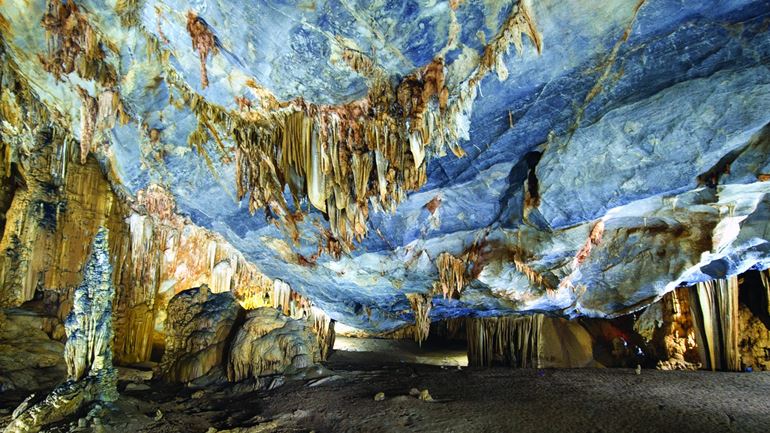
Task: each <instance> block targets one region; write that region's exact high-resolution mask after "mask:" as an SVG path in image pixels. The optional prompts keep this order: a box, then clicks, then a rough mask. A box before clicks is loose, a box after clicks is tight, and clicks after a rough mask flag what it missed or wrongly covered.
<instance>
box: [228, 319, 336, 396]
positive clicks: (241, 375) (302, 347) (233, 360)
mask: <svg viewBox="0 0 770 433" xmlns="http://www.w3.org/2000/svg"><path fill="white" fill-rule="evenodd" d="M320 357H321V354H320V351H319V348H318V343H317V337H316V335H315V334H314V333H313V331H312V329H311V328H310V325H309V324H308V323H307V322H306V321H304V320H295V319H291V318H289V317H286V316H285V315H283V313H281V312H280V311H278V310H275V309H272V308H258V309H256V310H252V311H249V313H248V314H247V316H246V322H245V323H244V324H243V327H241V329H239V330H238V334H237V335H236V337H235V340H234V341H233V343H232V348H231V350H230V358H229V360H228V363H227V378H228V380H230V381H231V382H238V381H241V380H243V379H246V378H249V377H254V378H256V377H259V376H263V375H269V374H282V373H291V372H293V371H295V370H297V369H302V368H306V367H309V366H311V365H313V364H315V363H316V362H318V361H319V360H320Z"/></svg>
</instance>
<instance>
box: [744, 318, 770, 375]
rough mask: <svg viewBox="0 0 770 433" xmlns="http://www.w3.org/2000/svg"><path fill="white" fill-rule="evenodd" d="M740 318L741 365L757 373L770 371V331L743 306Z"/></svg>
mask: <svg viewBox="0 0 770 433" xmlns="http://www.w3.org/2000/svg"><path fill="white" fill-rule="evenodd" d="M739 317H740V324H739V327H740V336H741V340H740V343H739V348H740V353H741V364H742V365H743V366H744V368H745V367H752V368H753V369H754V370H755V371H758V370H762V371H768V370H770V360H768V353H770V330H768V328H767V327H766V326H765V324H764V323H762V321H761V320H760V319H759V318H758V317H757V316H755V315H753V314H752V313H751V311H750V310H749V309H748V308H747V307H745V306H741V308H740V312H739Z"/></svg>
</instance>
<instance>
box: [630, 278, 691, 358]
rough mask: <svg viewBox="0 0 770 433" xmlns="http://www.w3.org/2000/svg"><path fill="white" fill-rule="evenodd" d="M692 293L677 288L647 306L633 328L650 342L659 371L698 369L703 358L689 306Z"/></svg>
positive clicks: (650, 350) (685, 289)
mask: <svg viewBox="0 0 770 433" xmlns="http://www.w3.org/2000/svg"><path fill="white" fill-rule="evenodd" d="M691 302H692V293H691V291H690V290H689V289H688V288H678V289H676V290H674V291H672V292H669V293H667V294H666V295H665V296H663V297H662V298H661V299H660V300H659V301H658V302H655V303H654V304H652V305H650V306H649V307H647V309H646V310H645V311H644V312H643V313H642V314H641V315H639V318H638V319H637V320H636V322H635V323H634V329H635V330H636V331H637V332H638V333H639V335H641V337H642V338H643V339H644V340H645V341H646V342H647V345H648V347H649V355H650V356H652V357H653V358H655V359H657V360H658V363H657V368H658V369H660V370H697V369H699V368H700V367H701V359H700V355H699V354H698V349H697V347H696V346H697V344H696V335H695V333H696V329H695V326H694V324H693V316H692V315H693V311H692V309H691V307H690V305H691Z"/></svg>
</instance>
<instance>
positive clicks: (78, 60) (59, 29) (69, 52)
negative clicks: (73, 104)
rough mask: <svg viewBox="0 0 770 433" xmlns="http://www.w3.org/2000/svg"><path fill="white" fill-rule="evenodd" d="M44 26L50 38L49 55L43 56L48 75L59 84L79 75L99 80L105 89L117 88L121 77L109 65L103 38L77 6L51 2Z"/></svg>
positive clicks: (42, 22)
mask: <svg viewBox="0 0 770 433" xmlns="http://www.w3.org/2000/svg"><path fill="white" fill-rule="evenodd" d="M41 25H42V27H43V28H44V29H45V31H46V35H47V36H48V47H49V51H48V53H46V55H45V56H43V55H39V59H40V62H41V63H42V65H43V68H44V69H45V70H46V71H47V72H49V73H50V74H52V75H53V76H54V77H56V79H58V80H63V78H62V77H63V76H64V75H67V74H69V73H71V72H77V73H78V75H80V76H81V77H82V78H84V79H86V80H95V81H97V82H98V83H100V84H101V85H102V86H104V87H105V88H112V87H113V86H115V84H116V83H117V81H118V80H117V73H116V71H115V68H114V67H113V66H112V65H110V64H108V63H107V62H105V59H106V53H105V52H104V50H103V48H102V46H103V45H104V44H103V42H102V40H101V38H100V35H98V34H97V32H96V31H95V30H94V29H93V27H91V25H90V24H89V23H88V19H87V17H86V15H85V14H83V13H81V12H80V10H79V8H78V6H77V4H76V3H75V2H73V1H63V0H49V1H48V12H47V13H46V14H45V15H44V16H43V19H42V21H41Z"/></svg>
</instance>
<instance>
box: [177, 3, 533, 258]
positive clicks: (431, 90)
mask: <svg viewBox="0 0 770 433" xmlns="http://www.w3.org/2000/svg"><path fill="white" fill-rule="evenodd" d="M196 29H197V30H196ZM188 31H189V32H190V34H191V36H192V37H193V41H194V42H193V43H194V48H195V49H198V50H199V55H200V57H201V63H202V75H204V74H205V72H204V70H203V69H204V67H205V58H206V55H207V54H208V53H209V52H213V51H215V50H216V48H217V41H216V38H215V37H214V36H213V33H211V29H210V28H209V27H208V25H206V24H205V22H204V21H203V20H202V19H201V18H199V17H197V16H196V15H195V14H192V13H190V14H188ZM522 35H526V36H528V37H529V38H530V39H531V40H532V41H533V43H534V45H535V46H536V48H537V49H538V51H540V49H541V42H540V37H539V34H538V33H537V31H536V29H535V25H534V20H533V19H532V15H531V13H530V11H529V9H528V8H527V6H526V4H524V3H521V4H519V5H517V6H515V7H514V10H513V12H512V14H511V16H510V17H509V19H508V20H507V21H506V24H505V25H504V27H503V29H501V31H500V33H499V34H498V35H497V36H496V37H495V38H494V39H493V40H492V42H491V43H490V44H489V46H488V47H487V49H486V50H485V57H484V58H487V57H490V56H491V57H490V58H496V57H499V56H502V55H503V54H504V53H505V52H506V51H507V50H508V48H509V46H510V45H511V44H513V45H515V46H516V47H517V50H519V51H520V50H521V39H522ZM341 58H342V60H344V61H345V62H346V63H347V64H348V65H349V66H350V67H351V68H352V69H353V70H355V71H357V72H359V73H360V74H361V75H362V76H364V77H366V78H367V80H368V81H369V85H370V90H369V94H368V96H367V98H365V99H362V100H359V101H353V102H351V103H347V104H343V105H338V106H322V105H315V104H309V103H307V102H306V101H304V100H302V99H297V100H294V101H289V102H279V101H277V100H276V99H275V97H274V96H272V95H271V94H269V92H267V91H266V90H265V89H264V88H262V87H260V86H258V85H257V84H256V83H252V84H251V85H250V86H251V87H252V88H253V89H254V91H255V92H256V94H257V95H258V96H259V100H260V103H261V105H262V106H261V107H255V106H251V107H250V108H249V109H248V110H240V111H238V112H234V113H231V112H227V111H225V110H224V109H223V108H221V107H218V106H215V105H213V104H210V103H208V102H207V101H205V99H203V98H201V97H200V96H199V95H197V94H195V93H194V92H192V90H191V89H190V88H189V87H188V86H187V85H186V84H185V83H184V81H183V80H181V79H179V77H178V76H177V75H176V73H175V72H174V71H173V70H169V71H168V74H167V75H168V77H167V79H166V81H167V83H169V84H170V85H171V87H172V88H174V89H175V90H176V91H177V92H179V93H180V94H181V96H182V97H181V99H182V100H184V101H186V103H187V105H188V106H189V107H190V109H191V110H192V111H193V112H194V113H195V114H196V116H197V117H198V119H199V122H201V123H205V124H206V125H207V126H206V128H205V130H204V128H201V127H199V128H198V129H196V131H194V133H193V134H191V136H190V142H191V143H195V144H196V145H197V147H198V149H199V152H200V153H201V154H202V155H204V157H205V147H204V146H203V144H205V143H206V142H207V141H208V140H209V135H211V137H212V138H214V140H215V141H216V142H217V143H218V144H220V143H221V140H220V139H218V138H217V136H218V133H217V132H216V130H217V129H219V130H220V131H224V132H225V134H226V135H229V136H231V137H232V138H233V140H234V141H235V143H236V147H235V164H236V186H237V195H238V198H239V199H242V198H244V197H246V195H247V194H248V196H249V210H250V211H251V212H252V213H253V212H255V211H256V210H257V209H265V210H266V212H267V215H268V217H276V218H277V219H279V220H280V221H281V223H282V224H283V225H284V227H285V229H286V230H287V231H288V232H289V233H290V234H291V237H292V239H294V240H295V241H298V239H299V234H298V231H297V227H296V221H297V220H298V219H301V213H300V212H301V211H299V210H297V211H294V212H292V211H290V208H289V204H288V203H287V202H286V200H285V199H284V196H283V191H284V188H285V187H286V186H288V187H289V189H290V191H291V192H292V195H293V196H294V201H295V203H300V201H301V199H302V198H308V200H309V201H310V203H311V204H312V206H313V207H315V208H316V209H318V210H319V211H321V212H324V213H325V214H326V215H327V216H328V217H329V224H330V231H331V233H332V235H333V236H334V238H335V242H334V245H337V243H338V242H339V243H341V245H342V246H343V248H344V249H345V250H350V249H351V248H353V242H354V241H361V240H362V239H363V238H364V237H365V236H366V235H367V232H368V228H367V224H366V221H367V219H368V214H369V209H368V201H369V200H371V201H372V203H373V206H375V208H376V209H384V210H389V211H392V210H394V209H395V207H396V205H397V204H398V203H399V202H400V201H401V200H402V199H403V198H404V196H405V193H406V192H408V191H413V190H417V189H419V188H420V187H421V186H422V185H423V184H424V183H425V182H426V180H427V169H426V166H427V164H426V160H427V159H429V158H430V157H431V156H432V155H434V154H437V155H443V152H444V150H443V149H444V147H445V145H447V144H448V145H449V146H450V148H451V149H452V151H453V152H454V153H455V154H456V155H458V156H462V155H463V153H464V152H463V150H462V147H460V145H459V140H460V139H461V138H467V128H468V123H469V116H470V109H471V105H472V103H473V100H474V99H475V97H476V87H477V86H478V84H479V83H480V81H481V78H483V77H484V76H485V75H486V74H487V73H488V72H489V71H490V70H492V69H493V65H491V64H487V63H485V61H484V59H482V62H481V63H480V64H479V66H478V67H477V68H476V70H475V71H474V72H473V73H472V74H471V76H470V77H469V78H468V80H466V81H465V82H464V83H462V84H461V85H460V86H459V87H458V89H457V92H455V93H454V94H453V93H452V92H450V90H449V89H448V88H447V86H446V82H445V81H446V80H445V76H444V75H445V69H446V67H445V64H444V60H443V58H442V57H437V58H436V59H434V60H433V61H432V62H431V63H429V64H428V65H426V66H425V67H423V68H420V69H418V70H416V71H414V72H413V73H411V74H409V75H408V76H406V77H404V78H403V79H402V80H401V81H400V82H399V83H398V84H397V85H396V86H393V85H392V84H391V83H390V80H389V79H388V77H387V75H386V74H385V73H384V72H383V71H382V70H381V69H380V68H379V67H378V66H377V65H376V64H375V63H374V62H373V61H372V60H371V59H369V58H368V57H366V56H365V55H364V54H363V53H360V52H358V51H355V50H351V49H347V48H345V49H343V52H342V55H341ZM203 79H204V80H205V76H204V77H203ZM204 86H205V84H204ZM241 105H243V104H241ZM206 131H208V132H206ZM209 133H211V134H209ZM219 147H220V148H223V146H222V145H221V144H220V145H219Z"/></svg>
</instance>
